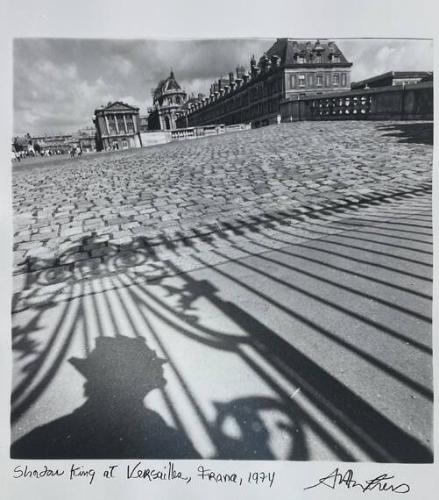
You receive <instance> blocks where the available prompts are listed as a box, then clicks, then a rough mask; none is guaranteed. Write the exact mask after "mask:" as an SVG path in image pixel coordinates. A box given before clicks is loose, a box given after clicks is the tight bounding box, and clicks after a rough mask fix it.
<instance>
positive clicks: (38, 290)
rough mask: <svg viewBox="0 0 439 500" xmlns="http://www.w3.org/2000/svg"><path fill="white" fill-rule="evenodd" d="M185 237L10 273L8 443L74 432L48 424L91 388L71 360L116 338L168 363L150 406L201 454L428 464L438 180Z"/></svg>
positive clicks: (131, 423) (131, 411) (131, 422)
mask: <svg viewBox="0 0 439 500" xmlns="http://www.w3.org/2000/svg"><path fill="white" fill-rule="evenodd" d="M186 243H187V244H183V243H180V242H177V243H175V245H171V244H168V245H167V246H166V245H162V244H160V245H156V246H155V247H151V248H150V249H147V248H146V247H142V246H136V245H135V240H134V242H133V244H132V245H131V247H126V250H125V252H120V253H118V254H117V255H116V256H114V257H113V258H112V259H108V260H107V261H106V262H105V263H104V262H101V264H100V266H102V268H93V267H92V266H91V265H90V262H91V261H90V260H88V261H87V260H85V261H81V262H79V263H76V264H75V265H74V266H72V265H68V266H67V265H65V266H57V267H52V268H47V269H41V270H38V271H34V272H28V273H21V274H18V275H17V276H15V280H14V282H15V283H14V284H15V286H16V287H17V290H20V291H19V292H17V293H16V294H15V295H14V300H13V310H14V313H15V314H13V315H12V327H13V329H12V348H13V355H14V363H13V392H12V413H11V422H12V436H13V440H15V439H19V438H21V437H23V436H26V435H28V433H29V432H32V430H33V429H35V427H38V426H41V425H45V424H48V425H49V426H51V427H50V428H51V432H48V430H47V429H46V431H44V432H43V434H41V432H40V434H39V435H40V436H42V442H41V445H36V446H34V447H33V448H32V449H31V450H30V452H31V453H35V452H37V453H42V454H44V453H45V451H46V450H47V443H48V442H49V443H50V442H57V440H58V442H63V443H64V442H66V441H67V442H68V440H69V439H70V436H73V439H72V440H73V441H74V436H78V435H79V436H81V437H82V436H83V432H84V425H82V423H80V422H79V421H78V420H75V422H76V423H75V422H73V423H72V425H71V426H69V428H68V439H65V434H61V435H60V434H59V433H58V432H57V430H56V429H57V427H56V425H57V424H56V422H57V419H58V418H59V417H66V418H69V415H70V416H71V415H72V414H73V413H70V412H74V411H75V410H76V408H78V407H79V406H80V405H82V404H83V403H84V402H85V394H84V390H83V383H84V379H83V377H82V376H80V375H79V373H77V372H76V371H75V369H74V368H73V366H72V365H71V363H69V362H68V361H67V360H69V359H70V358H71V357H72V356H73V357H80V358H84V357H87V356H88V355H90V352H91V351H92V349H93V347H94V345H95V343H96V339H97V338H98V337H101V336H107V337H110V338H113V341H114V342H115V343H117V339H120V335H123V336H125V337H130V338H134V337H139V336H140V337H142V338H145V339H146V341H147V345H148V346H150V347H151V348H153V349H154V350H156V352H157V353H159V355H160V356H161V357H162V358H164V359H166V360H167V361H168V362H167V363H166V364H165V365H164V370H165V372H164V374H165V379H166V382H167V383H166V386H165V387H164V388H161V389H158V390H155V391H153V392H152V393H151V394H149V395H148V396H147V398H146V401H145V404H146V406H147V407H148V408H149V409H152V410H153V411H156V412H157V413H158V414H159V415H160V416H162V418H164V419H165V421H166V422H167V424H168V425H169V426H171V427H172V428H173V429H174V432H175V430H177V431H178V432H179V433H181V434H183V435H185V436H187V437H188V438H189V439H190V441H191V442H192V443H193V445H194V447H195V448H196V450H197V451H198V452H199V454H200V455H201V456H202V457H203V458H222V459H230V458H235V459H259V460H267V459H273V458H277V459H282V460H336V461H349V462H352V461H365V460H367V461H378V462H392V463H399V462H407V463H413V462H431V461H432V458H433V455H432V449H433V439H432V416H433V383H432V346H431V340H432V335H431V312H432V308H431V295H432V247H431V244H432V234H431V193H430V192H427V191H422V190H416V191H413V192H411V193H405V194H390V195H388V196H384V197H382V198H381V199H379V200H371V201H368V202H363V203H361V204H359V205H358V204H351V205H345V206H343V207H341V206H339V207H335V208H333V209H327V210H322V211H314V212H313V211H310V212H307V213H304V214H296V215H295V216H294V217H285V218H283V219H282V218H279V217H277V216H273V217H272V219H269V220H267V219H265V220H263V221H258V222H257V223H254V224H248V225H246V226H240V227H233V228H228V229H224V230H223V231H218V232H215V233H212V234H209V235H204V236H202V237H197V238H190V239H189V240H187V242H186ZM99 366H100V364H99V363H97V364H96V368H97V369H99ZM125 405H126V408H125V411H124V414H125V415H126V416H127V422H128V423H127V424H126V429H129V432H130V436H131V435H132V433H133V432H134V433H135V430H136V428H137V427H136V422H138V420H136V418H134V417H133V415H135V414H136V413H135V412H136V411H137V410H136V408H137V405H134V406H133V405H132V404H131V402H130V400H129V399H128V400H126V402H125ZM107 420H108V413H107V411H105V413H103V414H100V415H99V421H100V422H103V423H105V422H106V421H107ZM54 425H55V427H56V429H54ZM120 432H121V435H125V434H123V430H120ZM135 436H136V439H137V434H135ZM139 439H140V438H139ZM74 442H76V441H74ZM128 442H129V441H128ZM33 443H34V444H35V441H33ZM121 446H122V445H121ZM121 449H123V446H122V448H121ZM173 449H174V448H173ZM100 450H101V448H100ZM74 451H75V453H76V451H77V450H76V449H75V450H74ZM171 452H172V451H171ZM32 456H33V455H32ZM124 456H125V455H124ZM21 458H30V456H29V455H22V456H21ZM64 458H67V457H64ZM68 458H70V459H71V458H72V456H71V455H68ZM148 458H151V457H150V456H148Z"/></svg>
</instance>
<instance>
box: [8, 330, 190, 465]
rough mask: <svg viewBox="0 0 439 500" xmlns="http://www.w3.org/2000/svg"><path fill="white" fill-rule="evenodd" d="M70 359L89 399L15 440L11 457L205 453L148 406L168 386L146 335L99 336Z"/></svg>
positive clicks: (177, 456)
mask: <svg viewBox="0 0 439 500" xmlns="http://www.w3.org/2000/svg"><path fill="white" fill-rule="evenodd" d="M69 361H70V362H71V364H72V365H73V366H74V367H75V368H76V369H77V370H78V371H79V372H80V373H81V374H82V375H83V376H84V377H85V378H86V382H85V384H84V390H85V397H86V401H85V403H84V404H83V405H82V406H80V407H79V408H77V409H76V410H74V411H73V412H72V413H71V414H69V415H66V416H63V417H61V418H58V419H56V420H53V421H52V422H49V423H47V424H44V425H42V426H40V427H37V428H36V429H34V430H32V431H31V432H29V433H28V434H26V435H25V436H24V437H22V438H20V439H19V440H17V441H15V442H14V443H13V444H12V446H11V458H35V459H62V458H65V459H73V458H83V459H99V458H102V459H104V458H120V459H122V458H151V459H154V458H156V459H165V458H167V459H190V458H199V454H198V453H197V452H196V450H195V448H194V447H193V445H192V443H191V442H190V440H189V438H188V437H187V436H186V434H185V433H184V432H182V431H179V430H177V429H175V428H173V427H171V426H169V425H167V424H166V422H165V421H164V419H163V418H162V417H161V416H160V414H159V413H157V412H156V411H153V410H151V409H149V408H147V407H146V406H145V405H144V402H143V401H144V398H145V396H146V395H147V394H149V393H150V392H151V391H152V390H154V389H162V388H163V387H164V386H165V385H166V379H165V376H164V370H163V364H164V363H165V362H166V361H165V360H163V359H160V358H159V357H158V356H157V354H156V353H155V352H154V351H153V350H151V349H150V348H149V347H148V346H147V344H146V342H145V341H144V339H143V338H130V337H125V336H122V335H119V336H117V337H98V338H97V340H96V348H95V349H94V351H92V352H91V353H90V354H89V355H88V356H87V358H85V359H80V358H70V360H69Z"/></svg>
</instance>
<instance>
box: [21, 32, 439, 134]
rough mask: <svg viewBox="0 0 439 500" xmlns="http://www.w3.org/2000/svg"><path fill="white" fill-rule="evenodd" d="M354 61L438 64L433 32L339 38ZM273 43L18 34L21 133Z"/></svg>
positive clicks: (144, 95) (79, 117)
mask: <svg viewBox="0 0 439 500" xmlns="http://www.w3.org/2000/svg"><path fill="white" fill-rule="evenodd" d="M336 41H337V43H338V45H339V47H340V49H341V50H342V51H343V52H344V54H345V56H346V58H347V59H348V60H349V61H351V62H353V63H354V65H353V68H352V81H355V80H361V79H364V78H368V77H370V76H374V75H377V74H379V73H383V72H385V71H391V70H394V71H398V70H423V71H432V68H433V43H432V42H431V41H426V40H404V41H403V40H336ZM272 43H273V40H268V39H264V40H262V39H252V40H242V39H241V40H205V41H150V40H84V39H16V40H15V41H14V135H21V134H24V133H26V132H29V133H30V134H41V133H54V132H74V131H76V130H78V129H79V128H82V127H86V126H92V125H93V122H92V119H93V112H94V110H95V109H96V108H97V107H99V106H100V105H102V104H106V103H107V102H109V101H113V100H121V101H124V102H127V103H129V104H133V105H136V106H138V107H140V112H141V113H142V114H145V113H146V108H147V107H148V106H149V105H151V90H152V89H154V87H155V86H156V85H157V83H158V82H159V80H161V79H163V78H166V77H167V76H168V75H169V71H170V68H171V67H172V69H173V70H174V73H175V76H176V79H177V81H178V82H179V83H180V85H181V86H182V87H183V88H184V89H185V90H186V91H187V92H188V93H191V92H194V93H198V92H203V93H207V92H208V90H209V88H210V84H211V83H212V81H213V80H216V79H217V78H218V77H219V76H221V75H222V74H227V73H228V72H229V71H232V70H234V69H235V68H236V66H237V65H238V64H243V65H244V66H245V67H246V68H248V66H249V60H250V57H251V55H252V54H255V55H256V57H257V58H258V57H260V56H261V55H262V54H263V52H264V51H266V50H268V48H269V47H270V46H271V44H272Z"/></svg>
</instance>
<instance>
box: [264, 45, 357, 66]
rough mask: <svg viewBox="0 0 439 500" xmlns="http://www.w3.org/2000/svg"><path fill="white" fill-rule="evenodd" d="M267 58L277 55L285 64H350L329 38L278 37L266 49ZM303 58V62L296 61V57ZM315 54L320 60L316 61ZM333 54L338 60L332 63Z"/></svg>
mask: <svg viewBox="0 0 439 500" xmlns="http://www.w3.org/2000/svg"><path fill="white" fill-rule="evenodd" d="M267 56H268V57H269V58H271V57H273V56H278V57H280V59H281V64H282V65H285V66H290V65H296V64H301V65H303V64H319V65H321V64H331V65H332V64H340V65H345V66H347V65H348V66H352V63H350V62H348V61H347V59H346V58H345V56H344V55H343V53H342V52H341V50H340V49H339V48H338V46H337V44H336V43H335V42H331V41H329V40H324V41H320V40H316V41H309V40H301V41H297V40H292V39H291V38H278V39H277V40H276V42H275V43H274V44H273V45H272V46H271V47H270V49H269V50H268V51H267ZM299 56H302V57H304V58H305V62H304V63H298V57H299ZM316 56H321V61H320V62H317V60H316ZM334 56H337V57H339V62H337V63H334Z"/></svg>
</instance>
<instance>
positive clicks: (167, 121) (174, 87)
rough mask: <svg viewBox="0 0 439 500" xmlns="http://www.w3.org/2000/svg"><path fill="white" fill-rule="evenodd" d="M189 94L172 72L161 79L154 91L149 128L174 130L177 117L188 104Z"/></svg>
mask: <svg viewBox="0 0 439 500" xmlns="http://www.w3.org/2000/svg"><path fill="white" fill-rule="evenodd" d="M186 100H187V94H186V92H185V90H183V89H182V88H181V87H180V85H179V84H178V82H177V80H176V79H175V75H174V72H173V71H172V69H171V72H170V74H169V76H168V78H166V79H165V80H161V81H160V82H159V84H158V85H157V87H156V88H155V89H154V90H153V92H152V108H150V110H149V117H148V128H149V130H174V129H176V128H177V126H176V121H177V117H178V116H179V114H180V113H181V111H182V109H183V107H184V106H185V104H186Z"/></svg>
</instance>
